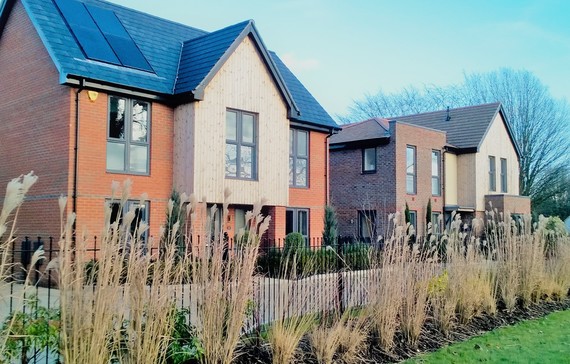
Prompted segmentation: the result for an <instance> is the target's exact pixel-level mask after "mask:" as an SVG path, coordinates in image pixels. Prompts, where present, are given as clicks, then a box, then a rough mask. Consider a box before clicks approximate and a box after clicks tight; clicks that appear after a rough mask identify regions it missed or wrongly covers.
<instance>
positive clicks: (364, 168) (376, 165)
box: [362, 147, 378, 174]
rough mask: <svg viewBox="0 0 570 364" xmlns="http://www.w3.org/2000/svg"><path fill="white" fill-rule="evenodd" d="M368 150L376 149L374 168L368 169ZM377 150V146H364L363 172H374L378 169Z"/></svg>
mask: <svg viewBox="0 0 570 364" xmlns="http://www.w3.org/2000/svg"><path fill="white" fill-rule="evenodd" d="M367 150H373V151H374V154H373V155H374V168H373V169H366V165H367V164H366V151H367ZM376 153H377V150H376V147H371V148H362V174H373V173H376V170H377V169H378V158H377V155H376Z"/></svg>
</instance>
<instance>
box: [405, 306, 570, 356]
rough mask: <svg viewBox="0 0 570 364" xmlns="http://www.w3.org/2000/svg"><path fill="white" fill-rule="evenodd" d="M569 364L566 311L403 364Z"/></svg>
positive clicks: (569, 319)
mask: <svg viewBox="0 0 570 364" xmlns="http://www.w3.org/2000/svg"><path fill="white" fill-rule="evenodd" d="M481 362H486V363H570V311H562V312H555V313H552V314H550V315H548V316H545V317H543V318H541V319H537V320H528V321H524V322H521V323H519V324H517V325H514V326H510V327H504V328H500V329H497V330H494V331H491V332H488V333H486V334H484V335H481V336H478V337H475V338H472V339H470V340H467V341H465V342H461V343H457V344H453V345H450V346H446V347H443V348H441V349H439V350H438V351H436V352H433V353H429V354H424V355H421V356H418V357H416V358H413V359H410V360H408V361H406V362H405V363H481Z"/></svg>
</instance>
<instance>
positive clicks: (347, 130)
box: [330, 118, 390, 145]
mask: <svg viewBox="0 0 570 364" xmlns="http://www.w3.org/2000/svg"><path fill="white" fill-rule="evenodd" d="M387 138H390V126H389V124H388V120H386V119H380V118H372V119H368V120H364V121H360V122H357V123H352V124H347V125H343V127H342V130H341V131H340V132H339V133H338V134H335V135H333V136H331V138H330V144H331V145H332V144H343V143H350V142H357V141H366V140H373V139H387Z"/></svg>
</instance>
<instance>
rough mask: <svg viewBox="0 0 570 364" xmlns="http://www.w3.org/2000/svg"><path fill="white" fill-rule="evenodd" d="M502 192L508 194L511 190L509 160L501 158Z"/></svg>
mask: <svg viewBox="0 0 570 364" xmlns="http://www.w3.org/2000/svg"><path fill="white" fill-rule="evenodd" d="M500 163H501V192H502V193H507V192H508V190H509V185H508V180H507V158H501V159H500Z"/></svg>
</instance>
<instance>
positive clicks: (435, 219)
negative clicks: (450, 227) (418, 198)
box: [431, 212, 443, 234]
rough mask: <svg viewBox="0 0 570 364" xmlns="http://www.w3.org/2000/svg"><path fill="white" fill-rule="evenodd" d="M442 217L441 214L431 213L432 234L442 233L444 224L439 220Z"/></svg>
mask: <svg viewBox="0 0 570 364" xmlns="http://www.w3.org/2000/svg"><path fill="white" fill-rule="evenodd" d="M440 217H441V213H440V212H432V213H431V232H432V233H433V234H439V233H441V231H442V228H441V227H442V222H443V221H439V218H440Z"/></svg>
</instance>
